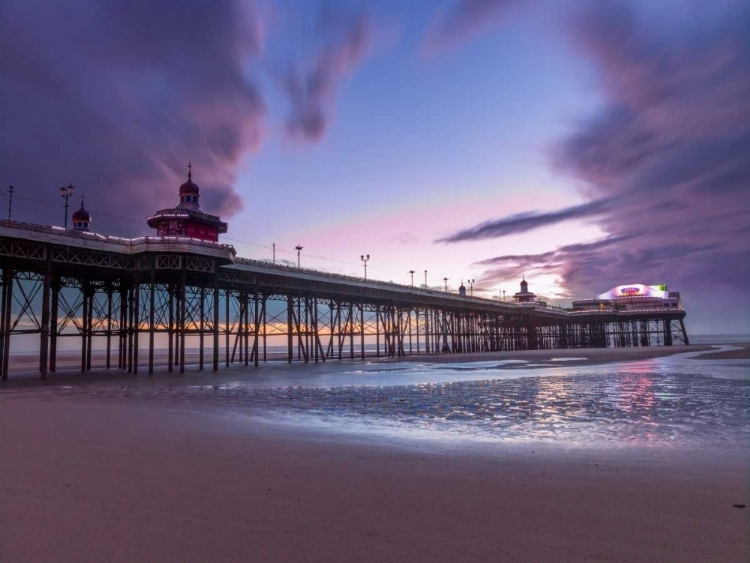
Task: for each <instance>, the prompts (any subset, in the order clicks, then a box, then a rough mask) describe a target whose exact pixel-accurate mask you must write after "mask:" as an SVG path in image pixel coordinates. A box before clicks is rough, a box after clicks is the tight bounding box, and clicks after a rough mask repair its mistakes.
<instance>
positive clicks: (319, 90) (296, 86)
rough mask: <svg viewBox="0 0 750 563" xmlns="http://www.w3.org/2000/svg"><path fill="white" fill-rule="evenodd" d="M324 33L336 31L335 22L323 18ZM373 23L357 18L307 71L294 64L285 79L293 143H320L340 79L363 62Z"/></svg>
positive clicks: (289, 135) (290, 133)
mask: <svg viewBox="0 0 750 563" xmlns="http://www.w3.org/2000/svg"><path fill="white" fill-rule="evenodd" d="M322 26H323V27H324V28H325V29H324V30H323V31H325V32H327V31H331V28H338V27H339V25H338V22H334V21H331V20H330V18H324V21H323V23H322ZM372 27H373V26H372V21H371V19H370V17H369V16H367V15H360V16H358V17H356V18H354V20H352V21H351V22H349V23H348V24H347V25H346V26H345V27H344V29H343V30H341V31H339V30H338V29H337V30H336V31H338V33H335V35H336V36H337V37H336V38H335V40H334V41H333V42H332V43H331V44H329V45H327V46H326V47H324V48H323V49H322V50H321V51H320V52H319V53H318V55H317V56H316V57H315V60H314V61H313V62H312V64H311V66H310V67H309V68H305V66H304V64H298V65H295V66H294V67H293V68H292V69H291V70H290V71H289V73H288V74H287V76H286V78H285V80H284V89H285V91H286V93H287V95H288V96H289V99H290V101H291V103H292V110H291V115H290V116H289V119H288V120H287V127H286V134H287V138H288V139H290V140H292V141H295V142H300V143H304V142H316V141H319V140H320V139H321V138H322V137H323V135H325V133H326V130H327V129H328V127H329V126H330V123H331V120H332V113H333V103H334V101H335V98H336V94H337V91H338V89H339V85H340V83H341V81H342V80H344V79H345V78H346V77H348V76H349V75H351V74H352V72H354V70H355V69H356V68H357V66H359V64H360V63H361V62H362V60H363V59H364V57H365V55H366V54H367V51H368V49H369V46H370V42H371V40H372Z"/></svg>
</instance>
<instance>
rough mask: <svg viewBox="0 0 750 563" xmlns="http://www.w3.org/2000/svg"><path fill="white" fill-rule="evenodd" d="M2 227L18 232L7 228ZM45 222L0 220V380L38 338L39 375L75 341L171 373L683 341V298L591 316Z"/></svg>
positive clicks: (92, 358) (107, 358)
mask: <svg viewBox="0 0 750 563" xmlns="http://www.w3.org/2000/svg"><path fill="white" fill-rule="evenodd" d="M14 229H15V230H16V231H19V232H20V234H19V236H22V237H26V239H23V238H21V239H15V238H8V237H9V235H8V232H11V234H14V233H15V232H16V231H14ZM45 229H46V230H45ZM49 231H50V230H49V229H47V228H43V227H34V228H33V229H25V230H24V229H21V228H19V227H17V226H12V228H11V226H9V225H8V223H7V222H3V221H0V270H2V273H1V275H0V285H1V286H2V291H1V292H0V376H1V377H2V379H3V380H5V379H7V378H8V371H9V365H10V358H11V356H12V355H14V354H17V353H18V352H17V351H16V350H15V348H14V347H13V346H11V342H12V341H13V342H18V344H17V345H16V346H18V349H35V350H38V352H39V354H38V359H39V364H38V370H39V373H40V374H41V377H42V378H44V377H46V375H47V373H48V372H50V371H52V372H54V371H57V370H59V369H62V368H71V367H73V365H71V364H70V361H69V358H68V360H65V361H66V362H67V363H66V364H65V365H61V362H62V361H63V358H62V356H61V355H60V354H61V353H62V352H63V351H65V352H68V353H69V352H71V351H73V350H76V351H80V358H79V361H77V362H76V364H75V368H76V369H78V368H80V370H81V371H89V370H92V369H100V368H101V369H106V368H114V367H115V364H116V366H117V368H118V369H121V370H126V371H127V372H132V373H138V372H139V370H145V371H147V372H148V373H149V374H150V373H153V372H154V370H155V369H156V367H157V366H160V365H163V366H165V367H166V369H167V370H168V371H174V370H179V372H180V373H182V372H184V371H185V368H186V366H187V365H188V364H190V365H195V366H197V367H198V369H206V368H207V367H208V366H211V369H213V370H214V371H215V370H218V369H219V367H220V365H221V364H223V365H224V366H230V365H232V364H242V365H250V364H253V365H256V366H257V365H259V364H260V363H261V362H266V361H269V360H271V359H283V360H285V361H287V362H293V361H300V362H321V361H328V360H333V359H336V360H344V359H354V358H359V359H363V358H365V357H368V356H373V357H403V356H406V355H410V354H439V353H443V354H446V353H475V352H476V353H480V352H491V351H512V350H535V349H555V348H585V347H626V346H627V347H631V346H652V345H667V346H669V345H673V344H677V343H683V344H688V343H689V341H688V338H687V332H686V330H685V325H684V321H683V319H684V317H685V312H684V310H682V309H679V310H670V311H662V310H655V311H653V312H649V311H647V312H636V313H619V312H610V313H606V314H603V313H601V312H599V311H593V312H591V313H587V312H585V313H568V312H565V311H562V310H560V309H553V308H529V307H516V306H514V305H511V304H507V303H498V302H496V301H494V302H493V301H491V300H487V299H480V298H474V297H471V298H468V297H463V296H457V295H454V294H446V293H444V292H432V291H425V290H419V289H416V288H412V287H406V286H397V285H395V284H388V283H381V282H374V281H372V280H367V281H364V280H353V279H352V278H346V277H341V276H335V275H333V274H331V275H328V274H324V273H321V272H314V271H306V270H300V269H296V268H284V267H281V266H279V267H274V266H272V265H269V264H266V263H259V262H255V261H249V260H239V259H237V260H236V261H235V259H234V254H233V250H232V249H230V248H227V247H222V246H221V245H209V244H207V243H206V244H202V243H197V242H195V241H187V242H182V241H177V242H174V241H161V240H159V239H157V240H155V241H151V240H149V241H146V242H140V241H139V242H137V244H136V243H134V242H132V241H125V242H118V241H117V240H115V241H114V242H109V241H106V240H104V241H102V240H99V239H96V240H94V242H93V243H92V242H90V240H89V239H88V238H85V237H82V236H79V235H75V236H74V235H71V234H68V233H62V234H59V233H58V232H57V231H54V232H49ZM14 236H15V235H14ZM35 237H36V238H35ZM29 239H33V240H29ZM92 240H93V239H92ZM94 243H95V244H94ZM75 245H83V246H84V247H82V248H79V247H76V246H75ZM34 339H36V340H34Z"/></svg>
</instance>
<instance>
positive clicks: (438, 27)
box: [422, 0, 521, 55]
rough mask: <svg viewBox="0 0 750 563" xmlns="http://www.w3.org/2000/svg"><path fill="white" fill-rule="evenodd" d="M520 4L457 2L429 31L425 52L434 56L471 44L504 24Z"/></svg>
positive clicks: (501, 0) (507, 0) (480, 0)
mask: <svg viewBox="0 0 750 563" xmlns="http://www.w3.org/2000/svg"><path fill="white" fill-rule="evenodd" d="M520 3H521V0H458V1H457V3H456V5H455V6H454V7H453V10H452V11H450V12H449V13H446V14H439V15H438V16H437V17H436V18H435V19H434V21H433V22H432V24H431V26H430V28H429V29H428V30H427V34H426V35H425V38H424V41H423V43H422V52H423V53H425V54H427V55H432V54H435V53H438V52H440V51H445V50H447V49H451V48H453V47H456V46H458V45H461V44H463V43H465V42H466V41H468V40H469V39H470V38H471V37H472V36H474V35H476V34H477V33H479V32H481V31H483V30H485V29H487V28H489V27H491V26H492V25H494V24H496V23H498V22H500V21H503V20H504V19H505V18H506V17H507V15H508V14H509V13H510V12H512V10H513V9H514V8H515V7H516V6H517V5H519V4H520Z"/></svg>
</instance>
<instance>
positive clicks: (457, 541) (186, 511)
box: [0, 349, 750, 563]
mask: <svg viewBox="0 0 750 563" xmlns="http://www.w3.org/2000/svg"><path fill="white" fill-rule="evenodd" d="M663 350H664V349H658V350H656V349H637V350H635V352H640V353H641V354H646V355H647V354H650V353H655V352H658V351H663ZM676 351H685V349H679V350H676ZM551 352H554V355H552V356H550V353H551ZM575 352H577V354H578V356H580V357H583V356H586V357H591V358H593V357H594V356H598V359H599V360H600V361H605V359H606V357H607V354H606V351H601V352H602V353H601V354H592V353H591V352H594V351H591V350H585V351H581V350H579V351H575ZM612 352H613V355H612V357H618V358H619V357H621V356H619V355H618V354H621V353H626V354H630V357H631V359H636V358H638V357H641V356H639V355H638V354H637V353H634V352H632V351H631V350H622V351H620V350H615V351H612ZM532 355H534V356H535V360H534V361H541V358H540V354H539V353H536V352H535V353H533V354H532ZM547 355H548V357H547V359H552V358H554V357H559V355H560V351H547ZM571 357H574V356H573V355H572V354H571ZM612 357H610V358H609V359H608V360H606V361H612ZM462 359H464V361H465V360H466V359H465V358H462ZM482 359H485V357H483V358H482ZM592 361H593V360H592ZM300 369H304V367H302V366H300ZM260 371H262V368H261V370H260ZM254 373H258V372H257V371H256V372H254ZM235 375H236V374H235ZM138 377H139V378H140V380H144V381H147V380H148V377H147V376H144V375H140V376H138ZM206 377H215V376H211V375H204V374H197V373H192V374H188V375H187V376H186V377H183V378H182V383H183V384H185V385H189V384H193V383H195V382H196V381H203V380H204V379H205V378H206ZM153 379H155V380H157V381H162V382H169V385H173V384H175V382H177V380H178V378H174V377H170V378H167V376H166V374H162V375H157V376H156V377H155V378H153ZM75 381H76V380H75V378H74V377H71V378H69V379H68V382H75ZM84 382H85V385H84V387H82V388H81V389H73V390H68V391H65V392H63V387H66V386H65V385H61V383H65V381H58V382H57V384H55V383H54V382H53V383H52V384H49V383H48V384H43V383H40V384H38V385H36V384H35V385H33V386H29V385H17V386H11V387H7V386H6V387H5V388H4V389H3V390H2V391H0V428H2V432H3V438H2V440H0V475H2V477H0V479H1V480H2V486H0V522H2V526H1V527H0V561H3V562H27V561H28V562H32V561H34V562H37V561H59V562H67V561H71V562H72V561H77V562H79V561H92V562H93V561H111V562H120V561H122V562H133V561H180V562H192V561H195V562H204V561H284V562H286V561H288V562H298V561H309V562H318V561H320V562H323V561H326V562H332V561H342V562H343V561H346V562H350V561H357V562H359V561H361V562H370V561H372V562H375V561H420V562H421V561H425V562H427V561H429V562H442V561H445V562H449V561H450V562H457V561H476V562H485V561H535V562H547V561H549V562H571V563H572V562H576V563H580V562H638V561H643V562H651V561H669V562H696V563H698V562H700V563H705V562H709V561H710V562H738V561H746V560H747V558H748V554H749V553H748V537H747V529H748V514H749V513H750V509H747V508H744V509H743V508H736V507H734V506H733V505H735V504H750V503H748V492H747V474H748V473H747V471H748V468H749V467H750V464H748V457H747V451H743V450H741V449H740V450H737V449H724V450H723V449H715V450H711V451H689V452H688V451H683V450H680V449H677V448H674V449H663V448H656V447H654V448H648V447H623V448H611V449H606V450H604V449H600V448H586V447H569V446H568V445H566V444H552V445H550V444H546V445H540V444H533V443H517V444H509V443H503V442H495V443H486V444H481V443H476V442H470V441H466V442H463V441H460V440H459V441H455V440H454V441H435V440H426V439H425V440H419V439H409V440H399V439H395V438H383V437H382V436H376V435H374V434H373V435H368V434H366V433H365V434H361V435H358V436H352V435H345V434H336V433H331V432H322V431H319V430H315V429H313V428H301V427H300V426H290V425H283V424H271V423H269V422H267V421H264V420H263V418H262V417H263V413H262V412H253V413H242V412H238V411H237V410H236V409H231V408H226V409H225V408H217V407H216V406H215V405H214V404H200V403H185V402H179V401H171V400H168V399H153V398H152V399H149V400H144V399H142V398H140V396H139V395H138V394H137V393H133V392H132V390H133V388H132V387H122V388H118V387H117V386H113V385H112V384H111V381H110V382H103V383H101V384H99V383H91V380H90V379H86V380H84ZM145 385H149V384H148V383H146V384H145ZM107 388H110V389H115V388H117V389H119V390H118V391H117V392H109V393H100V392H99V391H100V390H101V389H107Z"/></svg>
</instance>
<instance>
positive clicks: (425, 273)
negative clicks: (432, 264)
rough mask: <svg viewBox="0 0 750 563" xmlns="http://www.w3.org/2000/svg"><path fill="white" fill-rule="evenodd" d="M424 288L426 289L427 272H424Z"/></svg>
mask: <svg viewBox="0 0 750 563" xmlns="http://www.w3.org/2000/svg"><path fill="white" fill-rule="evenodd" d="M424 288H425V289H427V270H425V271H424Z"/></svg>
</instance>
